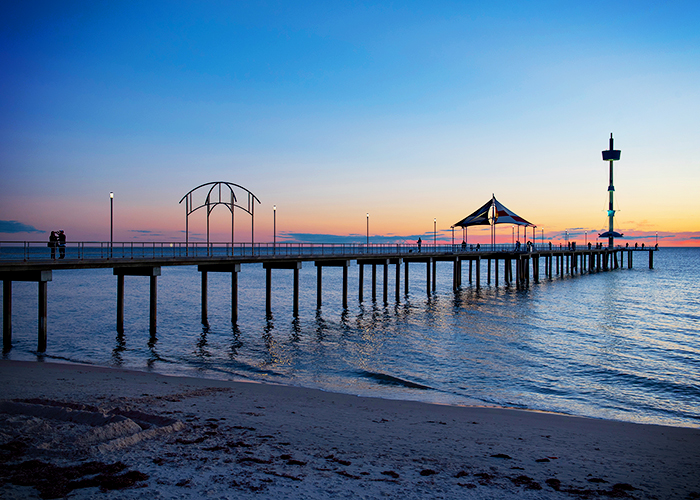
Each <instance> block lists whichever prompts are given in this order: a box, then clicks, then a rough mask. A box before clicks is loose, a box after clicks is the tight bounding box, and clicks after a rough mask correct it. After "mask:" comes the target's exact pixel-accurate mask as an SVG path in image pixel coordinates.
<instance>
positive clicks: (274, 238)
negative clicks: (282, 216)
mask: <svg viewBox="0 0 700 500" xmlns="http://www.w3.org/2000/svg"><path fill="white" fill-rule="evenodd" d="M272 251H273V252H274V253H276V252H277V205H272Z"/></svg>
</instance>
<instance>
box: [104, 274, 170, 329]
mask: <svg viewBox="0 0 700 500" xmlns="http://www.w3.org/2000/svg"><path fill="white" fill-rule="evenodd" d="M112 274H113V275H114V276H116V277H117V332H119V333H124V276H148V277H149V278H150V293H149V305H150V306H149V311H150V313H149V322H148V325H149V329H150V331H151V333H155V332H156V323H157V321H156V320H157V307H158V291H157V290H158V281H157V278H158V276H160V266H146V267H139V266H136V267H131V266H129V267H115V268H114V269H112Z"/></svg>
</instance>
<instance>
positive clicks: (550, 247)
mask: <svg viewBox="0 0 700 500" xmlns="http://www.w3.org/2000/svg"><path fill="white" fill-rule="evenodd" d="M549 251H550V252H551V251H552V242H551V241H550V242H549Z"/></svg>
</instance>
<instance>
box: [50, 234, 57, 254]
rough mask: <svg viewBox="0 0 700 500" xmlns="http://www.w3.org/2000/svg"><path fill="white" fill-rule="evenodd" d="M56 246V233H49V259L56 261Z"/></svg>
mask: <svg viewBox="0 0 700 500" xmlns="http://www.w3.org/2000/svg"><path fill="white" fill-rule="evenodd" d="M57 246H58V236H57V235H56V231H51V235H50V236H49V248H50V249H51V259H52V260H56V247H57Z"/></svg>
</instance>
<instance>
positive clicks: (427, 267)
mask: <svg viewBox="0 0 700 500" xmlns="http://www.w3.org/2000/svg"><path fill="white" fill-rule="evenodd" d="M432 262H433V259H431V258H428V260H426V261H425V281H426V283H425V291H426V293H427V294H428V297H430V264H432Z"/></svg>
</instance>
